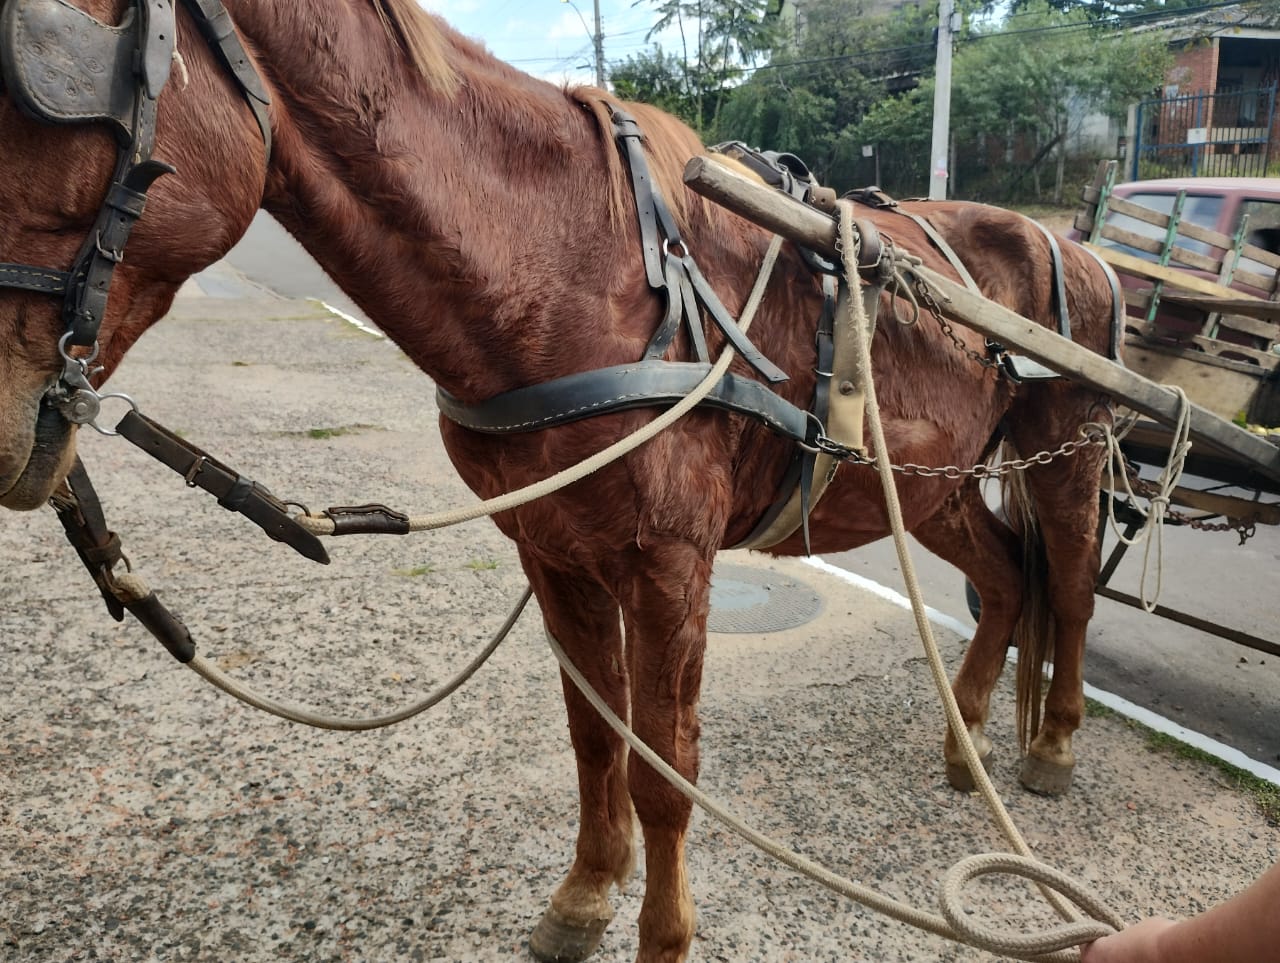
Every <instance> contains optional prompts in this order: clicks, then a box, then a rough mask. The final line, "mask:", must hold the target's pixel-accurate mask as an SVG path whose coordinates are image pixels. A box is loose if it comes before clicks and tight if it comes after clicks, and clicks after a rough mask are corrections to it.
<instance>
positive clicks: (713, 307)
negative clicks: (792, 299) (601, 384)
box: [609, 104, 787, 384]
mask: <svg viewBox="0 0 1280 963" xmlns="http://www.w3.org/2000/svg"><path fill="white" fill-rule="evenodd" d="M609 111H610V117H611V119H612V121H613V130H614V138H615V139H616V140H617V141H618V144H619V147H620V148H621V150H622V152H623V154H624V155H625V156H626V158H627V167H628V169H629V170H630V171H631V189H632V193H633V194H634V196H635V202H636V213H637V216H638V217H639V219H640V243H641V246H642V248H643V251H644V268H645V275H646V277H647V278H648V281H649V286H650V287H651V288H653V289H654V290H655V291H663V292H664V293H665V294H666V297H667V310H666V314H665V316H664V319H663V322H662V324H660V325H659V327H658V330H657V331H656V332H655V333H654V336H653V338H652V339H650V342H649V345H648V346H647V347H646V349H645V354H644V356H645V357H646V358H658V357H661V356H662V355H663V354H665V353H666V350H667V348H668V347H669V346H670V344H671V342H672V341H673V340H674V338H675V335H676V332H677V331H678V329H679V321H680V319H682V318H683V320H684V321H685V323H686V325H687V327H688V329H689V337H690V340H691V342H692V344H693V348H694V356H695V357H696V358H697V359H698V360H699V361H708V360H710V356H709V355H708V353H707V350H706V345H705V340H706V338H705V335H704V334H703V331H702V318H701V314H700V311H699V309H698V308H699V305H701V306H702V308H703V309H705V310H706V312H707V315H708V316H709V317H710V318H711V321H712V322H713V323H714V324H715V326H716V327H718V328H719V329H720V331H721V332H722V333H723V334H724V336H725V339H726V340H727V341H728V342H729V343H730V344H732V345H733V347H734V350H736V351H737V352H738V354H739V355H741V356H742V360H744V361H745V362H746V363H747V364H749V365H750V366H751V367H752V368H754V369H755V370H756V371H757V372H759V373H760V375H761V376H762V377H763V378H765V379H766V380H768V381H770V382H773V383H775V384H776V383H779V382H782V381H786V380H787V374H786V372H784V371H783V370H782V369H781V368H779V367H778V366H777V365H775V364H774V363H773V362H772V361H770V360H769V359H768V358H766V357H765V356H764V355H763V354H761V352H760V350H759V349H758V348H756V346H755V345H754V344H752V343H751V341H750V340H748V338H747V336H746V334H745V333H744V332H743V331H742V329H741V328H739V327H738V324H737V322H736V321H735V320H734V319H733V316H732V315H730V314H729V311H728V309H727V308H725V306H724V304H723V303H721V301H720V298H719V297H718V296H717V295H716V293H715V291H714V290H713V289H712V287H711V285H710V284H708V283H707V280H706V278H704V277H703V276H702V272H701V271H700V270H698V265H697V263H696V262H695V261H694V260H693V258H692V257H691V256H690V255H689V253H688V251H687V250H685V246H684V241H683V239H682V238H681V236H680V228H679V226H678V225H677V224H676V220H675V218H674V217H673V216H672V214H671V209H670V208H669V207H668V206H667V203H666V201H665V200H664V199H663V197H662V194H661V193H660V192H659V191H658V190H657V188H656V185H655V184H654V182H653V175H652V174H651V173H650V170H649V161H648V158H647V157H646V156H645V152H644V134H642V133H641V131H640V126H639V125H638V124H637V123H636V121H635V118H633V117H632V116H631V115H630V114H628V113H627V112H626V111H624V110H622V109H621V108H620V107H617V106H614V105H613V104H610V105H609Z"/></svg>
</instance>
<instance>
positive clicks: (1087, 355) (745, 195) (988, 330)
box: [684, 156, 1280, 480]
mask: <svg viewBox="0 0 1280 963" xmlns="http://www.w3.org/2000/svg"><path fill="white" fill-rule="evenodd" d="M684 180H685V183H686V184H687V185H688V186H689V188H690V189H692V190H694V191H696V192H697V193H699V194H701V195H702V196H703V197H706V198H708V199H710V200H712V201H715V202H716V203H718V204H721V205H723V206H724V207H726V208H728V209H729V210H730V211H733V212H734V213H735V214H738V215H739V216H741V217H744V218H746V219H747V220H749V221H753V222H755V223H756V224H759V225H760V226H761V227H763V228H765V229H767V230H770V231H773V232H774V233H776V234H781V235H782V236H783V237H785V238H787V239H788V240H791V241H794V242H795V243H797V244H801V245H804V246H805V247H808V248H812V249H813V250H814V251H816V252H817V253H818V254H821V255H822V256H824V257H827V258H837V257H838V255H837V253H836V246H835V241H836V222H835V220H834V219H833V218H832V217H830V216H829V215H827V214H823V213H822V212H821V211H819V210H817V209H815V208H812V207H810V206H809V205H807V204H804V203H802V202H800V201H798V200H796V199H795V198H793V197H791V196H790V195H789V194H784V193H783V192H782V191H778V190H774V189H773V188H771V187H768V186H766V185H765V184H763V183H761V182H760V181H757V180H752V179H751V178H749V177H746V176H744V175H743V174H740V173H738V172H737V171H736V170H732V169H731V168H729V167H727V166H725V165H724V164H721V163H719V162H718V161H717V160H715V159H714V158H712V157H708V156H702V157H695V158H693V159H692V160H691V161H689V163H688V165H687V166H686V167H685V172H684ZM912 271H913V273H915V274H916V275H918V276H919V277H920V278H922V279H923V280H925V281H926V282H928V284H929V285H930V286H931V287H932V288H933V289H934V291H935V292H936V294H937V298H938V302H939V304H940V305H941V306H942V307H943V309H944V310H945V311H946V313H947V315H948V316H949V317H951V318H953V319H954V320H956V321H958V322H960V323H961V324H964V325H965V326H967V327H970V328H972V329H973V330H975V331H978V332H980V333H981V334H984V335H986V336H987V337H989V338H991V339H993V340H995V341H998V342H1000V343H1001V344H1003V345H1006V346H1008V347H1010V348H1014V349H1016V350H1017V351H1018V352H1020V353H1021V354H1024V355H1026V356H1027V357H1028V358H1031V359H1032V360H1034V361H1038V362H1040V363H1041V364H1043V365H1045V366H1046V367H1049V368H1052V369H1053V370H1054V371H1056V372H1058V373H1059V374H1062V375H1064V376H1066V377H1068V378H1070V379H1071V380H1073V381H1076V382H1078V383H1080V384H1084V385H1087V386H1089V387H1090V388H1094V389H1096V390H1098V391H1101V392H1103V393H1105V394H1108V395H1111V396H1112V397H1114V398H1117V399H1119V400H1120V401H1122V402H1123V403H1124V404H1126V405H1128V406H1129V407H1131V408H1133V409H1135V410H1137V411H1140V412H1141V413H1142V414H1144V415H1147V416H1148V417H1151V418H1154V419H1155V420H1156V421H1159V422H1161V423H1163V424H1166V425H1174V424H1176V423H1177V420H1178V417H1179V409H1180V402H1179V399H1178V396H1177V394H1176V393H1175V392H1174V391H1173V390H1171V389H1169V388H1166V387H1164V386H1163V385H1158V384H1156V383H1155V382H1153V381H1149V380H1148V379H1146V378H1144V377H1142V376H1141V375H1139V374H1136V373H1135V372H1132V371H1130V370H1128V369H1127V368H1124V367H1122V366H1121V365H1119V364H1116V363H1114V362H1111V361H1108V360H1107V359H1105V358H1103V357H1101V356H1100V355H1097V354H1094V353H1093V352H1092V351H1089V350H1088V349H1087V348H1083V347H1081V346H1080V345H1078V344H1075V343H1074V342H1072V341H1070V340H1068V339H1066V338H1064V337H1062V336H1061V335H1059V334H1057V333H1056V332H1054V331H1050V330H1049V329H1048V328H1045V327H1042V326H1041V325H1039V324H1036V323H1035V322H1034V321H1028V320H1027V319H1026V318H1024V317H1022V316H1021V315H1019V314H1017V313H1015V312H1013V311H1010V310H1009V309H1008V308H1006V307H1004V306H1003V305H1000V304H997V303H996V302H994V301H988V300H987V299H986V298H983V297H981V296H979V295H976V294H974V293H973V292H971V291H969V290H968V289H966V288H965V287H964V286H963V285H960V284H957V283H956V282H954V281H952V280H951V279H950V278H947V277H944V276H943V275H941V274H938V273H937V272H935V271H931V270H929V269H928V268H924V267H920V268H912ZM1190 409H1191V411H1190V419H1191V437H1192V439H1193V440H1194V441H1196V442H1200V443H1203V444H1206V445H1209V446H1211V447H1213V448H1216V449H1218V450H1220V451H1223V452H1225V453H1227V454H1228V455H1232V456H1235V457H1236V458H1240V459H1243V460H1244V461H1245V462H1248V463H1249V464H1250V465H1252V466H1253V467H1255V468H1256V469H1257V470H1258V471H1259V472H1261V473H1263V474H1264V475H1266V476H1267V477H1269V478H1273V479H1277V480H1280V448H1277V446H1275V445H1273V444H1272V443H1271V442H1269V441H1266V440H1265V439H1263V438H1260V437H1258V436H1257V435H1252V434H1250V433H1249V432H1247V431H1244V430H1243V429H1241V428H1238V427H1236V426H1235V425H1233V424H1231V422H1229V421H1225V420H1223V419H1222V418H1219V417H1218V416H1217V415H1214V414H1212V413H1211V412H1209V411H1207V410H1206V409H1204V408H1201V407H1200V406H1199V405H1194V404H1193V405H1191V406H1190Z"/></svg>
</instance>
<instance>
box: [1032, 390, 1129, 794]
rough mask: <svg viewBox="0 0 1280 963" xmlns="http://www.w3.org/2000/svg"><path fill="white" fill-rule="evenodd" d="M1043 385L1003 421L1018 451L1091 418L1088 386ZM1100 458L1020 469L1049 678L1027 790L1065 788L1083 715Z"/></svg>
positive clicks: (1053, 439)
mask: <svg viewBox="0 0 1280 963" xmlns="http://www.w3.org/2000/svg"><path fill="white" fill-rule="evenodd" d="M1042 390H1043V391H1044V394H1043V395H1042V396H1041V397H1040V398H1039V399H1037V400H1036V403H1035V404H1028V405H1027V406H1025V407H1024V408H1022V409H1021V410H1020V411H1019V412H1018V417H1016V418H1011V419H1009V421H1010V432H1009V436H1010V439H1011V440H1012V441H1013V443H1014V445H1015V447H1017V449H1018V451H1019V452H1020V453H1034V452H1036V451H1038V450H1040V449H1052V448H1055V447H1056V446H1058V445H1059V444H1061V443H1062V442H1064V441H1068V440H1072V439H1074V437H1075V436H1076V429H1077V428H1078V426H1079V425H1080V424H1082V423H1083V422H1085V421H1087V420H1089V419H1090V417H1093V418H1094V419H1095V420H1096V418H1097V416H1098V413H1097V412H1096V411H1095V410H1094V409H1093V408H1091V407H1090V406H1091V405H1092V403H1093V402H1094V401H1095V400H1096V396H1094V395H1092V394H1090V393H1088V392H1083V391H1081V390H1080V389H1076V388H1073V387H1071V386H1070V385H1067V384H1056V383H1054V384H1051V385H1046V386H1043V388H1042ZM1105 458H1106V454H1105V449H1103V448H1099V447H1094V448H1087V449H1083V450H1080V451H1077V452H1076V453H1075V454H1074V455H1072V456H1071V457H1070V458H1059V459H1057V460H1055V461H1053V462H1052V463H1050V464H1047V465H1037V466H1036V467H1034V468H1031V469H1029V470H1028V471H1027V472H1026V484H1027V486H1028V489H1029V491H1030V494H1031V499H1032V502H1033V504H1034V508H1035V515H1036V519H1037V521H1038V524H1039V529H1040V537H1041V539H1042V541H1043V544H1044V555H1045V563H1046V565H1047V569H1048V571H1047V576H1046V579H1045V586H1044V588H1045V591H1046V592H1047V596H1048V605H1049V611H1050V614H1051V617H1052V622H1053V633H1052V638H1053V648H1052V653H1053V681H1052V682H1051V683H1050V684H1049V691H1048V693H1047V694H1046V696H1045V700H1044V716H1043V719H1042V721H1041V724H1040V727H1039V730H1038V731H1037V732H1036V733H1035V734H1034V736H1033V738H1032V739H1031V743H1030V745H1029V747H1028V750H1027V755H1026V757H1025V758H1024V759H1023V764H1022V773H1021V776H1020V777H1019V778H1020V781H1021V782H1022V784H1023V785H1024V786H1025V787H1026V788H1028V789H1030V790H1032V791H1033V792H1040V793H1046V794H1052V795H1056V794H1060V793H1063V792H1066V790H1067V789H1068V788H1070V786H1071V776H1072V772H1073V770H1074V767H1075V753H1074V752H1073V750H1072V747H1071V740H1072V736H1073V735H1074V734H1075V731H1076V730H1077V729H1078V728H1079V727H1080V722H1081V720H1082V719H1083V717H1084V646H1085V634H1086V632H1087V629H1088V626H1089V620H1090V619H1091V618H1092V617H1093V608H1094V589H1095V586H1096V585H1097V580H1098V568H1099V564H1100V558H1099V546H1098V527H1097V526H1098V502H1099V499H1098V492H1099V485H1100V483H1101V474H1102V466H1103V463H1104V461H1105ZM1038 696H1039V693H1038V692H1037V693H1035V697H1036V698H1038Z"/></svg>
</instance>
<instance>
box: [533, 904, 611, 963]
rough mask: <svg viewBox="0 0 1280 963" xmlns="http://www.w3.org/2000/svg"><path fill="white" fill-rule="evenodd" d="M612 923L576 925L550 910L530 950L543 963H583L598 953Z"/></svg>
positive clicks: (540, 923) (542, 920) (538, 928)
mask: <svg viewBox="0 0 1280 963" xmlns="http://www.w3.org/2000/svg"><path fill="white" fill-rule="evenodd" d="M612 919H613V917H612V916H608V917H605V918H604V919H596V920H588V921H587V922H586V923H575V922H573V921H572V920H570V919H567V918H566V917H564V916H562V915H560V914H559V913H558V912H556V910H555V908H554V907H550V908H548V909H547V911H546V912H545V913H543V914H542V919H540V920H538V925H537V926H535V927H534V928H533V933H532V934H531V935H530V936H529V950H530V951H531V952H532V953H533V955H534V956H536V957H537V958H538V959H539V960H541V961H542V963H581V961H582V960H585V959H586V958H587V957H589V956H590V955H591V954H592V953H594V952H595V951H596V950H597V949H599V947H600V941H601V940H602V939H603V938H604V931H605V930H606V929H607V928H608V926H609V921H610V920H612Z"/></svg>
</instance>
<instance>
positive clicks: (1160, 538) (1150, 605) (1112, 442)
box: [1107, 385, 1191, 613]
mask: <svg viewBox="0 0 1280 963" xmlns="http://www.w3.org/2000/svg"><path fill="white" fill-rule="evenodd" d="M1165 387H1166V388H1169V389H1170V390H1171V391H1173V392H1175V393H1176V394H1177V396H1178V402H1179V404H1178V421H1177V423H1176V424H1175V425H1174V426H1173V441H1172V443H1171V444H1170V448H1169V461H1168V463H1167V464H1166V465H1165V466H1164V468H1163V469H1162V470H1161V472H1160V477H1159V478H1158V479H1157V481H1156V487H1157V489H1158V490H1157V492H1156V494H1155V495H1152V496H1150V498H1149V501H1150V503H1151V507H1150V509H1149V510H1148V511H1145V512H1144V511H1143V510H1142V507H1141V505H1139V503H1138V500H1137V496H1136V495H1135V494H1134V491H1133V486H1132V485H1131V484H1130V483H1129V476H1128V475H1127V474H1125V473H1124V472H1123V471H1122V472H1120V485H1121V488H1122V489H1123V491H1124V493H1125V494H1126V495H1127V496H1128V500H1129V505H1130V506H1131V507H1132V508H1133V509H1134V511H1136V512H1138V513H1139V514H1140V515H1142V516H1143V524H1142V528H1140V529H1139V530H1138V531H1137V532H1136V533H1135V534H1134V535H1133V536H1132V537H1131V538H1126V537H1125V534H1124V533H1123V532H1122V531H1121V530H1120V524H1119V523H1118V522H1117V521H1116V503H1115V498H1114V497H1112V498H1108V499H1107V519H1108V521H1109V522H1110V524H1111V530H1112V531H1113V532H1115V536H1116V538H1118V539H1119V540H1120V541H1121V542H1123V543H1124V544H1125V545H1128V546H1131V547H1132V546H1134V545H1138V544H1139V543H1142V544H1143V546H1144V547H1143V551H1142V578H1141V580H1140V581H1139V582H1138V601H1140V602H1141V603H1142V607H1143V609H1144V610H1146V611H1147V612H1148V613H1151V612H1154V611H1155V610H1156V602H1157V600H1158V599H1159V598H1160V591H1161V587H1162V583H1163V575H1164V518H1165V515H1166V514H1167V513H1168V511H1169V501H1170V498H1171V496H1172V494H1173V491H1174V489H1175V488H1177V487H1178V484H1179V482H1181V480H1182V472H1183V469H1184V468H1185V466H1186V462H1187V454H1188V453H1189V452H1190V451H1191V402H1190V401H1189V400H1188V399H1187V393H1186V392H1185V391H1183V390H1182V389H1181V388H1180V387H1178V386H1177V385H1165ZM1121 437H1123V435H1122V434H1120V435H1118V434H1117V433H1114V432H1110V431H1109V432H1107V447H1108V451H1107V490H1108V491H1110V492H1115V491H1116V466H1117V465H1123V464H1124V453H1123V452H1122V451H1121V449H1120V438H1121ZM1153 546H1154V547H1155V556H1156V557H1155V565H1156V590H1155V595H1154V596H1152V597H1151V598H1150V599H1148V598H1147V572H1148V569H1149V568H1150V566H1151V549H1152V547H1153Z"/></svg>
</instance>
